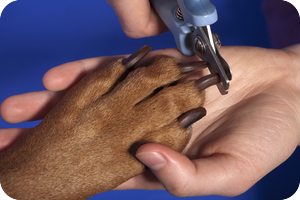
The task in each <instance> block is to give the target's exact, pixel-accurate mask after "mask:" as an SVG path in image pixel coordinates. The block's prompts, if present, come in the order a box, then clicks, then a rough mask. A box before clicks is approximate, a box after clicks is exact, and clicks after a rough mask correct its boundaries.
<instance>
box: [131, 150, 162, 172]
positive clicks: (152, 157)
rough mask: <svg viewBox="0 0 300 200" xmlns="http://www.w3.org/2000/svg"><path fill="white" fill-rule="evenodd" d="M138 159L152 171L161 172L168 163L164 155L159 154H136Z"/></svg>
mask: <svg viewBox="0 0 300 200" xmlns="http://www.w3.org/2000/svg"><path fill="white" fill-rule="evenodd" d="M136 157H137V158H138V159H139V160H140V161H141V162H142V163H144V164H145V165H146V166H147V167H149V168H150V169H152V170H159V169H161V168H162V167H163V166H164V165H165V163H166V160H165V158H164V157H163V155H161V154H160V153H157V152H142V153H138V154H136Z"/></svg>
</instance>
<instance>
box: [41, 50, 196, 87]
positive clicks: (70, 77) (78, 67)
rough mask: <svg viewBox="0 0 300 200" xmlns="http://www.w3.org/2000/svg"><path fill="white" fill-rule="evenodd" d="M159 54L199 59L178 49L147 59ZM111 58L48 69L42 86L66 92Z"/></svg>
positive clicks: (97, 58) (159, 51) (164, 51)
mask: <svg viewBox="0 0 300 200" xmlns="http://www.w3.org/2000/svg"><path fill="white" fill-rule="evenodd" d="M160 54H168V55H172V56H174V57H176V58H178V59H180V60H182V61H185V62H187V61H191V60H194V61H196V60H198V59H199V58H198V57H196V56H194V57H186V56H184V55H183V54H182V53H180V52H179V51H178V49H164V50H157V51H153V52H150V53H149V55H151V56H149V57H153V56H155V55H160ZM127 56H128V55H124V56H119V57H127ZM112 58H116V57H112V56H110V57H96V58H89V59H84V60H79V61H74V62H69V63H65V64H62V65H59V66H57V67H54V68H52V69H50V70H49V71H48V72H46V74H45V75H44V77H43V84H44V86H45V88H46V89H48V90H50V91H61V90H66V89H69V88H70V87H72V86H73V85H74V84H76V83H77V82H78V81H79V80H80V79H82V78H83V77H84V76H85V75H86V74H89V73H90V72H92V71H94V70H96V69H97V68H99V67H103V66H105V65H106V63H108V61H110V60H112Z"/></svg>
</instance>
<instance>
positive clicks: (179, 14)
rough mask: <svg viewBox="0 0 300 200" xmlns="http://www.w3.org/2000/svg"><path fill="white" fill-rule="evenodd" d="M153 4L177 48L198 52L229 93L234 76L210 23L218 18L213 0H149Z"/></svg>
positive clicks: (223, 92) (189, 54)
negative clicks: (220, 49) (230, 82)
mask: <svg viewBox="0 0 300 200" xmlns="http://www.w3.org/2000/svg"><path fill="white" fill-rule="evenodd" d="M150 2H151V4H152V6H153V7H154V9H155V10H156V12H157V13H158V15H159V16H160V18H161V19H162V20H163V22H164V23H165V24H166V26H167V27H168V28H169V30H170V31H171V32H172V34H173V36H174V38H175V41H176V45H177V47H178V49H179V50H180V51H181V52H182V53H183V54H184V55H186V56H192V55H195V54H196V55H197V56H198V57H199V58H200V59H202V60H203V61H206V62H207V63H208V68H209V70H210V73H211V74H218V75H219V77H220V79H221V82H220V83H219V84H218V85H217V86H218V89H219V91H220V93H221V94H222V95H225V94H227V93H228V88H229V81H230V80H231V78H232V75H231V71H230V67H229V65H228V64H227V62H226V61H225V60H224V59H223V58H222V56H221V55H220V53H219V50H218V48H220V46H221V41H220V38H219V36H218V35H217V34H216V33H214V34H212V33H211V29H210V25H211V24H213V23H215V22H216V21H217V20H218V15H217V10H216V7H215V6H214V5H213V4H212V3H211V2H210V0H150Z"/></svg>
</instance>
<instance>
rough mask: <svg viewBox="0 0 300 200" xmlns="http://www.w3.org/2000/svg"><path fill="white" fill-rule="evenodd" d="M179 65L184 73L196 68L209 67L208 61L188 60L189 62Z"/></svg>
mask: <svg viewBox="0 0 300 200" xmlns="http://www.w3.org/2000/svg"><path fill="white" fill-rule="evenodd" d="M178 67H179V69H180V70H181V72H182V73H184V74H186V73H190V72H193V71H196V70H200V69H205V68H207V62H204V61H196V62H188V63H179V64H178Z"/></svg>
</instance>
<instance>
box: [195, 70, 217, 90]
mask: <svg viewBox="0 0 300 200" xmlns="http://www.w3.org/2000/svg"><path fill="white" fill-rule="evenodd" d="M220 81H221V79H220V77H219V75H218V74H210V75H207V76H204V77H202V78H200V79H198V80H197V81H196V86H197V88H198V89H199V90H200V91H204V90H205V89H206V88H208V87H210V86H213V85H217V84H218V83H220Z"/></svg>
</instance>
